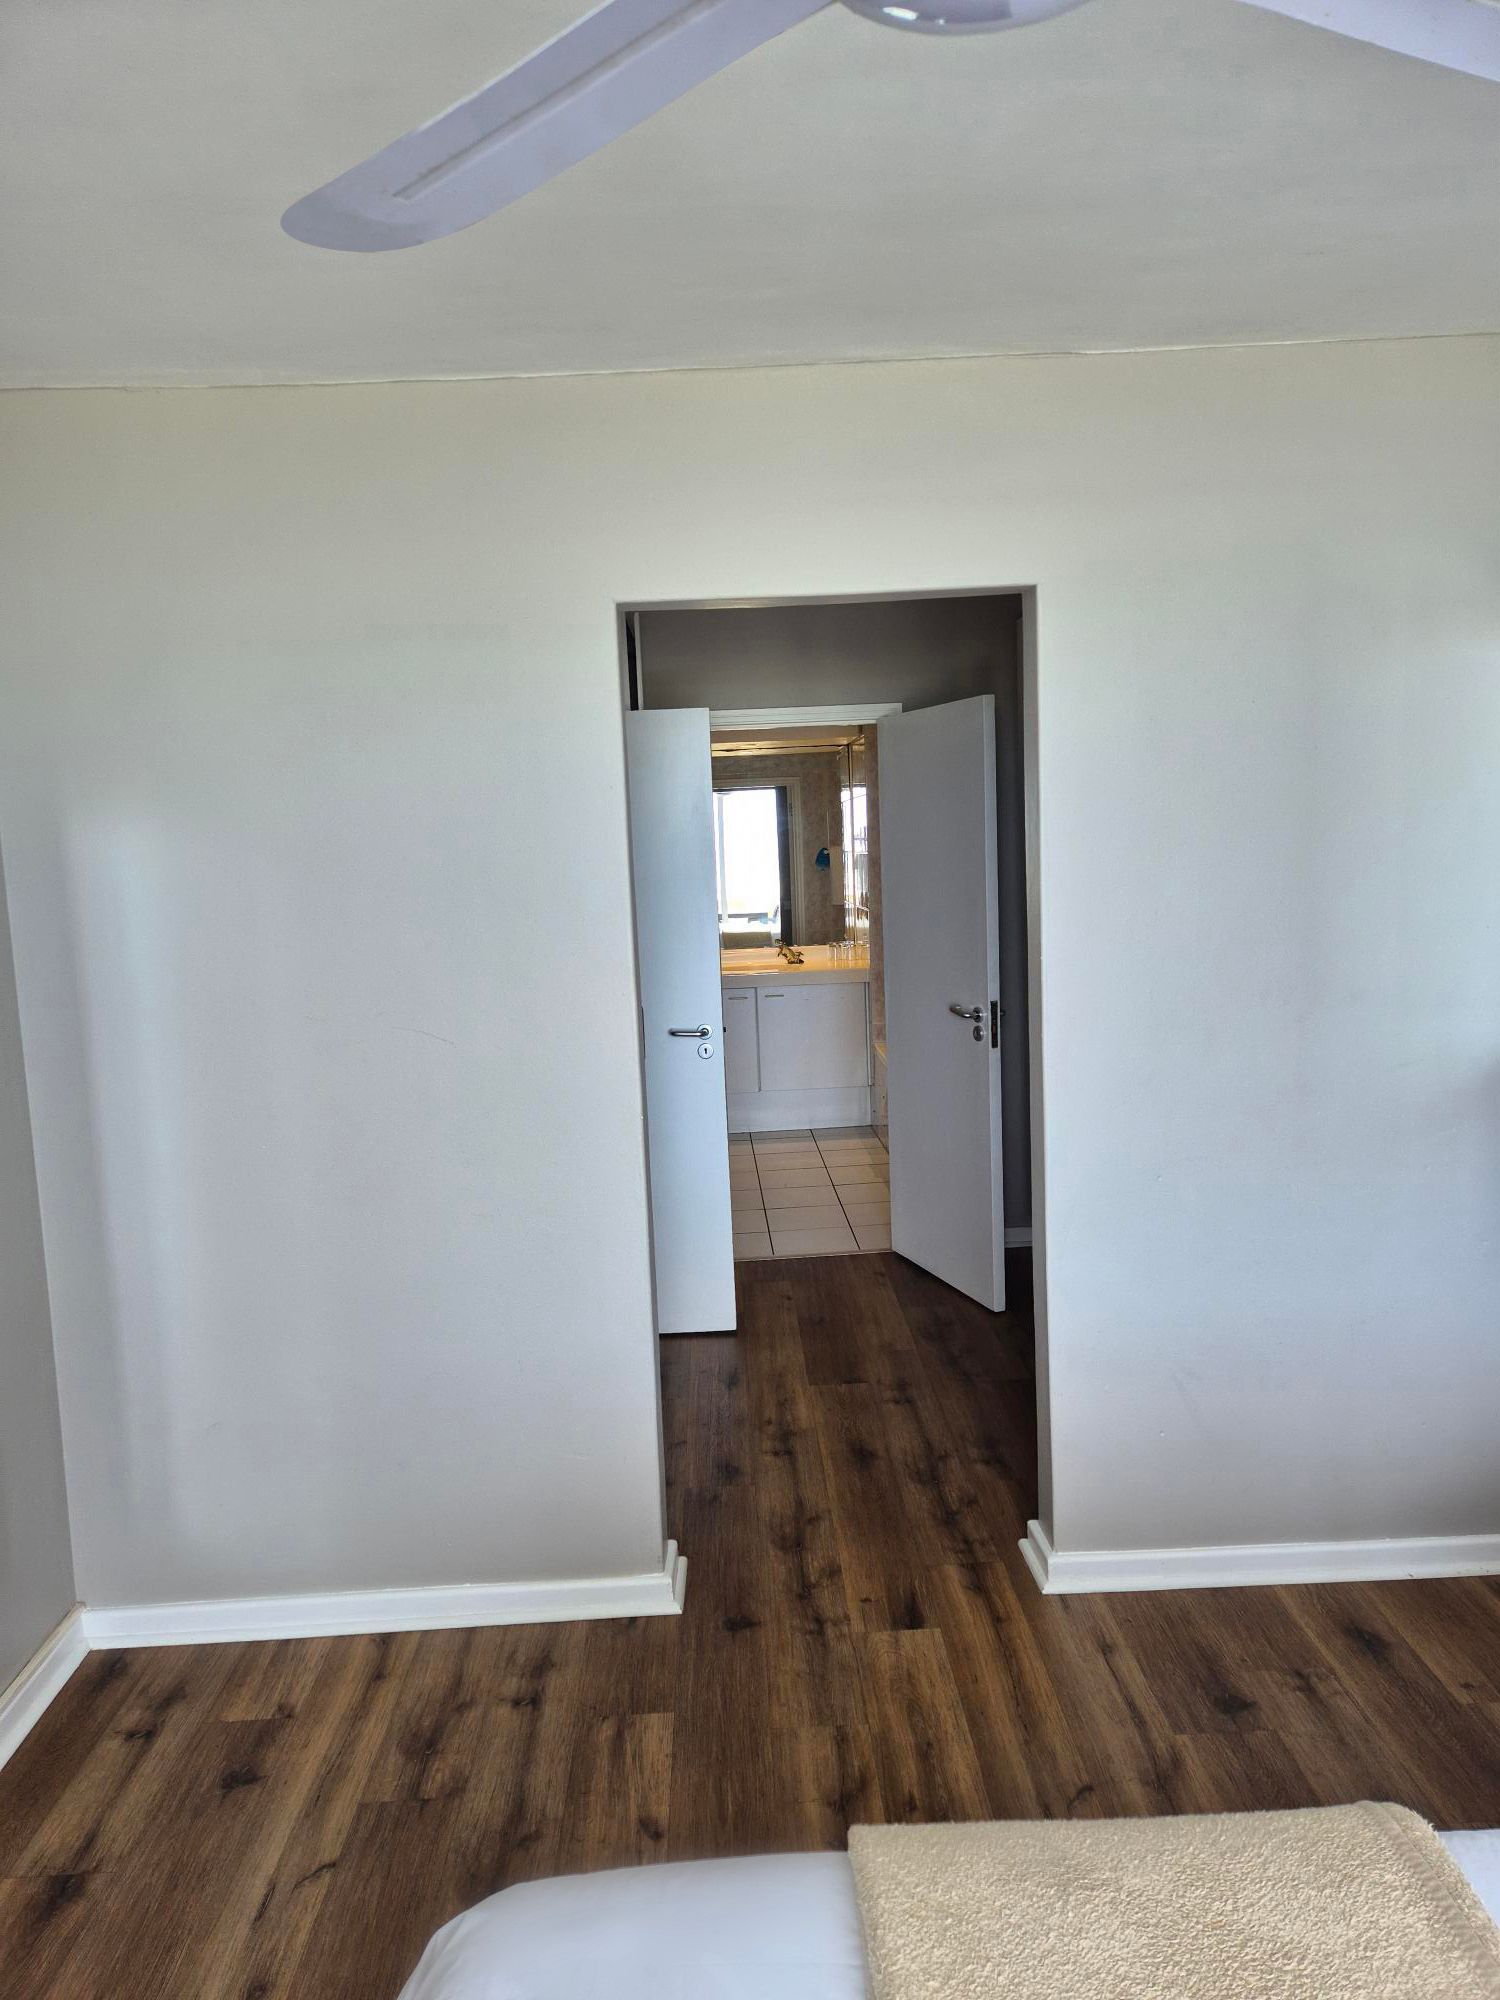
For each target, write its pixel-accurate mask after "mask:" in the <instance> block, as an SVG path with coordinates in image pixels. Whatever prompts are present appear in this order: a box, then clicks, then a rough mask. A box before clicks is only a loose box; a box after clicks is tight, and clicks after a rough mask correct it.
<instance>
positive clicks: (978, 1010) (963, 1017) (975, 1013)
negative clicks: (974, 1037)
mask: <svg viewBox="0 0 1500 2000" xmlns="http://www.w3.org/2000/svg"><path fill="white" fill-rule="evenodd" d="M948 1012H949V1013H950V1014H957V1016H958V1018H959V1020H960V1021H973V1022H974V1023H975V1025H976V1026H977V1025H978V1024H979V1022H981V1021H982V1020H983V1019H984V1009H983V1008H982V1007H955V1006H953V1005H952V1004H951V1003H950V1005H949V1008H948Z"/></svg>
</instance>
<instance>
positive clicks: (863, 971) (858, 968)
mask: <svg viewBox="0 0 1500 2000" xmlns="http://www.w3.org/2000/svg"><path fill="white" fill-rule="evenodd" d="M799 948H800V950H801V952H802V958H803V963H802V964H801V965H788V964H787V962H786V960H785V959H784V958H782V957H781V955H780V954H779V953H778V952H777V951H775V950H774V949H773V948H770V947H762V946H759V945H751V946H747V947H745V948H744V949H742V950H739V951H726V952H724V953H722V954H721V956H720V959H719V970H720V974H721V976H722V978H723V983H724V984H725V985H726V986H780V985H787V986H868V985H869V983H870V961H869V959H868V957H861V958H857V959H855V958H844V957H835V955H834V952H833V950H832V948H831V947H830V946H828V945H826V944H805V945H802V946H801V947H799Z"/></svg>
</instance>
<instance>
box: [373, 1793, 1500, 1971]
mask: <svg viewBox="0 0 1500 2000" xmlns="http://www.w3.org/2000/svg"><path fill="white" fill-rule="evenodd" d="M1442 1838H1443V1842H1444V1845H1445V1846H1446V1847H1447V1848H1448V1849H1449V1851H1450V1852H1451V1854H1452V1855H1453V1858H1454V1860H1455V1861H1457V1863H1458V1865H1459V1866H1460V1868H1462V1869H1463V1871H1464V1873H1465V1874H1466V1875H1467V1876H1468V1878H1469V1880H1470V1882H1471V1883H1472V1884H1473V1885H1474V1888H1475V1891H1476V1892H1477V1894H1478V1896H1479V1898H1480V1901H1481V1902H1482V1903H1483V1904H1484V1906H1485V1908H1486V1909H1487V1910H1488V1911H1489V1913H1490V1915H1491V1916H1492V1917H1493V1918H1494V1919H1495V1921H1496V1922H1497V1923H1500V1831H1496V1832H1487V1833H1445V1834H1444V1835H1443V1836H1442ZM401 2000H867V1988H866V1983H865V1955H864V1947H863V1944H862V1943H861V1940H860V1930H859V1912H858V1909H857V1908H856V1906H855V1901H854V1881H853V1877H852V1875H851V1874H850V1871H849V1862H848V1858H847V1857H846V1856H845V1855H842V1854H784V1855H769V1856H765V1857H763V1858H760V1859H757V1860H751V1861H687V1862H676V1863H666V1864H663V1865H660V1866H657V1867H653V1868H622V1869H617V1870H614V1871H613V1872H611V1873H609V1874H603V1875H564V1876H558V1877H556V1878H555V1879H553V1880H552V1881H548V1882H524V1883H520V1884H518V1885H517V1886H516V1887H515V1888H513V1889H503V1890H502V1891H501V1892H500V1894H499V1895H498V1896H491V1897H490V1899H489V1901H488V1902H485V1903H481V1904H480V1905H479V1906H478V1908H477V1909H473V1910H469V1911H468V1912H467V1913H466V1914H465V1915H463V1916H461V1917H457V1918H455V1919H454V1921H453V1922H452V1923H451V1924H447V1925H445V1926H444V1928H443V1929H442V1930H440V1931H439V1932H438V1934H437V1936H436V1937H435V1938H434V1939H433V1940H432V1943H431V1944H430V1945H429V1946H428V1947H427V1950H426V1952H425V1953H424V1954H423V1957H422V1962H421V1964H420V1965H419V1966H418V1967H417V1969H416V1971H415V1972H414V1973H413V1974H412V1977H411V1980H410V1983H409V1984H408V1985H407V1987H406V1989H405V1991H404V1992H403V1993H402V1995H401Z"/></svg>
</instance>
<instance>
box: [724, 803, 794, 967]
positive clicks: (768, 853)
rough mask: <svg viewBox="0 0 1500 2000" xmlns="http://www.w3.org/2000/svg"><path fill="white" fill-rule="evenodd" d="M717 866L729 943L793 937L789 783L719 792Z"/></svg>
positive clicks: (773, 941) (774, 941)
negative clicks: (790, 919) (791, 933)
mask: <svg viewBox="0 0 1500 2000" xmlns="http://www.w3.org/2000/svg"><path fill="white" fill-rule="evenodd" d="M714 867H715V871H716V873H717V875H718V882H719V935H720V937H721V938H722V939H723V941H724V943H725V944H727V945H736V944H739V945H756V944H790V943H791V942H792V939H791V936H790V925H789V923H788V917H789V913H790V903H791V896H790V893H789V890H790V884H789V879H788V877H789V872H790V853H789V845H788V840H787V796H786V787H785V786H784V785H762V786H754V787H749V786H746V787H740V788H736V789H735V790H733V791H725V792H718V791H716V792H715V793H714Z"/></svg>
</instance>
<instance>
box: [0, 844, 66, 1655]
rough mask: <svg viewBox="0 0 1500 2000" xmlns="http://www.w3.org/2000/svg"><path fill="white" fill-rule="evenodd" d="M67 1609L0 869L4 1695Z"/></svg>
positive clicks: (60, 1486) (46, 1337)
mask: <svg viewBox="0 0 1500 2000" xmlns="http://www.w3.org/2000/svg"><path fill="white" fill-rule="evenodd" d="M72 1605H73V1551H72V1548H71V1545H70V1543H69V1538H68V1496H67V1489H66V1486H65V1483H64V1478H63V1449H62V1432H61V1430H60V1429H59V1427H58V1416H57V1376H56V1372H55V1370H54V1368H53V1362H52V1324H51V1321H50V1319H49V1317H48V1313H47V1273H46V1269H45V1266H44V1264H43V1259H42V1225H41V1218H40V1216H39V1215H38V1213H37V1198H36V1174H35V1170H34V1168H33V1166H32V1155H31V1120H30V1116H29V1114H28V1110H27V1103H26V1074H25V1068H24V1065H23V1062H22V1056H21V1031H20V1023H19V1022H18V1020H17V1018H16V987H15V978H14V972H13V965H12V959H11V943H10V926H9V923H8V921H7V916H6V900H5V872H4V869H3V867H0V1689H3V1688H4V1687H5V1685H6V1683H7V1681H9V1680H10V1679H11V1678H12V1676H13V1675H14V1674H15V1673H16V1672H17V1671H18V1670H19V1669H20V1668H21V1667H23V1666H24V1665H25V1663H26V1662H27V1660H28V1659H30V1657H31V1655H32V1654H33V1653H34V1652H35V1651H36V1649H37V1647H38V1646H39V1645H40V1644H41V1642H42V1640H43V1639H45V1638H46V1636H47V1634H48V1633H49V1632H50V1631H51V1630H52V1628H53V1626H54V1625H56V1624H57V1622H58V1620H59V1619H60V1618H62V1617H63V1616H64V1615H65V1613H67V1612H68V1611H69V1610H71V1608H72Z"/></svg>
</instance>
